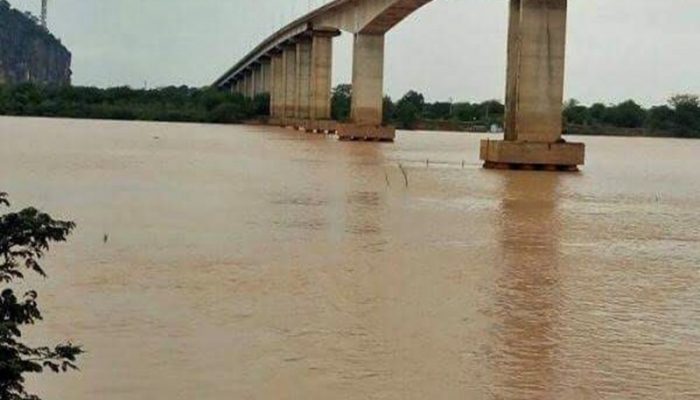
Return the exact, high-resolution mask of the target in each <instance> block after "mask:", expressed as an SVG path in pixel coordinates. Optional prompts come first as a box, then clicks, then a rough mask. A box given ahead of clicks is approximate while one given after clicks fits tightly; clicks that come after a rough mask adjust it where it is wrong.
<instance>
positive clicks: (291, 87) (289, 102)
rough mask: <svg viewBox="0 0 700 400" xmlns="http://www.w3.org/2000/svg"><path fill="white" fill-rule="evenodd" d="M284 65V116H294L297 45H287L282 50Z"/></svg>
mask: <svg viewBox="0 0 700 400" xmlns="http://www.w3.org/2000/svg"><path fill="white" fill-rule="evenodd" d="M282 60H283V65H284V74H283V75H284V101H283V103H284V115H283V116H284V118H294V117H295V116H296V108H297V106H296V102H297V47H296V45H291V46H288V47H287V48H285V49H284V51H283V52H282Z"/></svg>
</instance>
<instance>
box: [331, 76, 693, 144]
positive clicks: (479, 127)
mask: <svg viewBox="0 0 700 400" xmlns="http://www.w3.org/2000/svg"><path fill="white" fill-rule="evenodd" d="M351 92H352V88H351V87H350V85H339V86H337V87H336V88H335V89H334V91H333V97H332V99H333V100H332V110H333V111H332V113H333V117H334V118H336V119H338V120H345V119H348V118H349V115H350V103H351V96H352V93H351ZM563 112H564V122H565V131H566V133H571V134H582V135H620V136H664V137H687V138H700V99H699V98H698V96H695V95H677V96H674V97H672V98H671V99H670V100H669V102H668V104H666V105H660V106H654V107H650V108H644V107H642V106H641V105H639V104H637V103H636V102H634V101H633V100H627V101H624V102H621V103H618V104H609V105H606V104H602V103H596V104H593V105H591V106H585V105H583V104H581V103H580V102H578V101H577V100H569V101H567V102H566V103H565V104H564V111H563ZM504 116H505V107H504V105H503V104H502V103H501V102H499V101H497V100H489V101H484V102H480V103H469V102H439V101H438V102H434V103H431V102H427V101H425V97H424V96H423V95H422V94H420V93H418V92H415V91H409V92H408V93H406V94H405V95H404V96H403V97H401V98H400V99H399V100H398V101H396V102H394V101H392V99H391V98H389V97H386V98H385V99H384V122H385V123H386V124H392V125H395V126H396V127H398V128H400V129H408V130H456V131H475V132H483V131H488V130H491V129H492V128H498V129H502V127H503V118H504Z"/></svg>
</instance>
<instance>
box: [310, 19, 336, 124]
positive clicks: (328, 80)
mask: <svg viewBox="0 0 700 400" xmlns="http://www.w3.org/2000/svg"><path fill="white" fill-rule="evenodd" d="M337 35H338V33H337V32H335V31H333V32H314V33H313V39H312V43H311V93H310V95H311V104H310V107H311V108H310V114H311V118H312V119H315V120H327V119H331V89H332V88H331V86H332V71H333V37H334V36H337Z"/></svg>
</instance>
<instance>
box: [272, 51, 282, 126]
mask: <svg viewBox="0 0 700 400" xmlns="http://www.w3.org/2000/svg"><path fill="white" fill-rule="evenodd" d="M270 69H271V71H272V75H271V81H270V84H271V91H270V116H271V117H272V118H275V119H280V118H284V93H285V87H284V57H283V56H282V53H281V52H279V53H275V54H273V55H272V57H271V59H270Z"/></svg>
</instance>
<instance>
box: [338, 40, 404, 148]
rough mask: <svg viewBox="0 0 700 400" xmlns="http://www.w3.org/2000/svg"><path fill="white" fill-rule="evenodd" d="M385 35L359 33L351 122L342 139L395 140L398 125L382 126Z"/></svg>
mask: <svg viewBox="0 0 700 400" xmlns="http://www.w3.org/2000/svg"><path fill="white" fill-rule="evenodd" d="M383 105H384V34H365V33H356V34H355V42H354V46H353V61H352V104H351V109H350V119H351V121H352V123H351V124H341V125H339V128H338V130H337V131H338V138H339V139H341V140H379V141H393V140H394V136H395V131H394V128H392V127H385V126H382V120H383V110H382V109H383Z"/></svg>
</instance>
